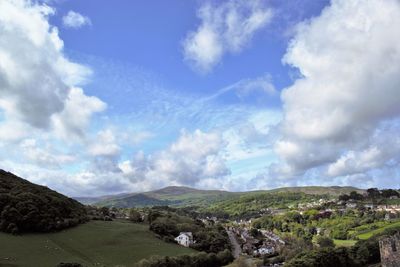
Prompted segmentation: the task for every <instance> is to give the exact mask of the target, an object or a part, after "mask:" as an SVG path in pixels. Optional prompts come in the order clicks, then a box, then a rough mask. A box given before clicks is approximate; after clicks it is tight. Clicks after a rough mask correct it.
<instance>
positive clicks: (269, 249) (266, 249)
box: [253, 246, 275, 256]
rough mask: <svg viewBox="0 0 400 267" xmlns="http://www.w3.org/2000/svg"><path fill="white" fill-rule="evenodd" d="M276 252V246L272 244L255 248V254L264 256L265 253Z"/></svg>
mask: <svg viewBox="0 0 400 267" xmlns="http://www.w3.org/2000/svg"><path fill="white" fill-rule="evenodd" d="M274 252H275V248H274V247H272V246H269V247H261V248H258V249H256V250H254V252H253V255H254V256H263V255H268V254H273V253H274Z"/></svg>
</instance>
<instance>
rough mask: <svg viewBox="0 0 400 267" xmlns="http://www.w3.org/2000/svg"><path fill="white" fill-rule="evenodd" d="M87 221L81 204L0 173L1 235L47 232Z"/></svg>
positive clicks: (10, 174)
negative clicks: (7, 233) (6, 233)
mask: <svg viewBox="0 0 400 267" xmlns="http://www.w3.org/2000/svg"><path fill="white" fill-rule="evenodd" d="M84 221H86V210H85V207H84V206H83V205H82V204H81V203H79V202H78V201H76V200H74V199H71V198H68V197H66V196H64V195H62V194H59V193H57V192H56V191H53V190H51V189H49V188H47V187H44V186H40V185H36V184H33V183H31V182H28V181H27V180H24V179H22V178H20V177H18V176H15V175H14V174H12V173H9V172H6V171H4V170H0V231H3V232H9V233H20V232H48V231H54V230H60V229H63V228H67V227H70V226H74V225H77V224H79V223H82V222H84Z"/></svg>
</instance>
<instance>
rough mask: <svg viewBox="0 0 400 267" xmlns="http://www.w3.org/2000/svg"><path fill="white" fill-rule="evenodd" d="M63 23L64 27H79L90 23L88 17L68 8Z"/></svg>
mask: <svg viewBox="0 0 400 267" xmlns="http://www.w3.org/2000/svg"><path fill="white" fill-rule="evenodd" d="M62 21H63V25H64V27H66V28H74V29H77V28H80V27H83V26H85V25H91V24H92V22H91V20H90V18H88V17H86V16H83V15H81V14H79V13H78V12H75V11H72V10H70V11H69V12H68V13H67V14H66V15H65V16H64V17H63V18H62Z"/></svg>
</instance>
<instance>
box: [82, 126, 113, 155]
mask: <svg viewBox="0 0 400 267" xmlns="http://www.w3.org/2000/svg"><path fill="white" fill-rule="evenodd" d="M88 150H89V154H90V155H92V156H115V155H118V154H119V153H120V151H121V148H120V147H119V145H118V144H117V140H116V137H115V135H114V133H113V132H112V131H111V130H110V129H107V130H103V131H100V132H99V133H98V134H97V137H96V139H95V140H94V142H93V143H92V144H91V145H90V146H89V148H88Z"/></svg>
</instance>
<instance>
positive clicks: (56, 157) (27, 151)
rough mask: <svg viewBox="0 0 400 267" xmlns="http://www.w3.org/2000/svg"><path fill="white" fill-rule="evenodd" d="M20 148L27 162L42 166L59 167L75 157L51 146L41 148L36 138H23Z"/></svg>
mask: <svg viewBox="0 0 400 267" xmlns="http://www.w3.org/2000/svg"><path fill="white" fill-rule="evenodd" d="M20 148H21V152H22V154H23V155H24V156H25V157H26V158H27V159H28V161H29V162H32V163H35V164H37V165H38V166H41V167H44V168H50V169H51V168H60V167H61V165H63V164H68V163H72V162H74V161H75V159H76V158H75V157H74V156H72V155H69V154H63V153H60V152H59V151H54V149H52V148H51V147H47V149H45V148H42V147H40V145H39V144H38V142H37V140H36V139H25V140H24V141H23V142H22V143H21V144H20Z"/></svg>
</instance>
